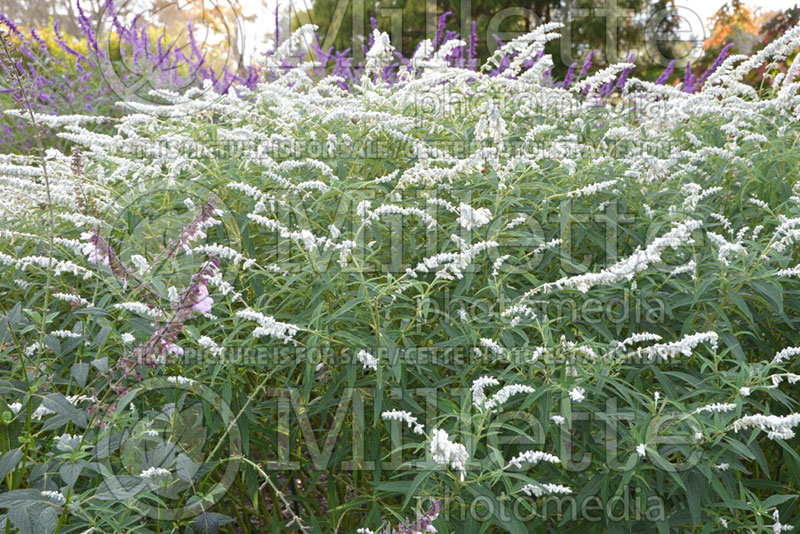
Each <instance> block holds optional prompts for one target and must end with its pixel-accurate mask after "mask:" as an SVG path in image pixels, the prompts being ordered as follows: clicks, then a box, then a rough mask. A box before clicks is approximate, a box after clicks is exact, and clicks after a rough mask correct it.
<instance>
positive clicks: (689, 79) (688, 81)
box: [683, 61, 694, 93]
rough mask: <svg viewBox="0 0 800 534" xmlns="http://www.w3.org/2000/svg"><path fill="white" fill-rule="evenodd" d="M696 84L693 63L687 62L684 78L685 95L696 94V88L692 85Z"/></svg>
mask: <svg viewBox="0 0 800 534" xmlns="http://www.w3.org/2000/svg"><path fill="white" fill-rule="evenodd" d="M693 82H694V74H692V62H691V61H687V62H686V74H685V75H684V77H683V92H684V93H692V92H694V86H693V85H692V84H693Z"/></svg>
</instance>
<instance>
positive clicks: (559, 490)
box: [519, 484, 572, 497]
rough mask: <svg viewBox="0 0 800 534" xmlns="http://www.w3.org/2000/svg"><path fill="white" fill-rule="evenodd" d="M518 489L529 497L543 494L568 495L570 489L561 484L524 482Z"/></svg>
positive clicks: (570, 491)
mask: <svg viewBox="0 0 800 534" xmlns="http://www.w3.org/2000/svg"><path fill="white" fill-rule="evenodd" d="M519 491H521V492H522V493H524V494H525V495H527V496H529V497H541V496H543V495H570V494H572V489H571V488H569V487H567V486H562V485H561V484H539V485H535V484H525V485H524V486H522V487H521V488H520V489H519Z"/></svg>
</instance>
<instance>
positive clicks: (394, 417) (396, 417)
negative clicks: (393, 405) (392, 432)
mask: <svg viewBox="0 0 800 534" xmlns="http://www.w3.org/2000/svg"><path fill="white" fill-rule="evenodd" d="M381 418H382V419H387V420H390V421H400V422H401V423H406V424H407V425H408V428H411V429H413V431H414V433H415V434H424V433H425V427H424V426H422V425H421V424H420V423H419V421H418V420H417V418H416V417H414V416H413V415H411V412H408V411H406V410H388V411H385V412H383V413H381Z"/></svg>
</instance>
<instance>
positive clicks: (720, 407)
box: [694, 402, 736, 413]
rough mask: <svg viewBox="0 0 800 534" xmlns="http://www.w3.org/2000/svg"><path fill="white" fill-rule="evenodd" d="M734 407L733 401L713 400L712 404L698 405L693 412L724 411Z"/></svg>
mask: <svg viewBox="0 0 800 534" xmlns="http://www.w3.org/2000/svg"><path fill="white" fill-rule="evenodd" d="M735 409H736V404H733V403H729V402H728V403H722V402H715V403H713V404H706V405H705V406H700V407H699V408H697V409H696V410H695V411H694V413H703V412H708V413H724V412H730V411H731V410H735Z"/></svg>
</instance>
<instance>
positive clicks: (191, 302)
mask: <svg viewBox="0 0 800 534" xmlns="http://www.w3.org/2000/svg"><path fill="white" fill-rule="evenodd" d="M558 30H559V27H558V25H557V24H550V25H544V26H541V27H539V28H537V29H536V30H535V31H533V32H532V33H530V34H528V35H525V36H522V37H519V38H517V39H514V40H512V41H510V42H508V43H505V44H504V45H503V46H502V47H500V48H499V50H498V51H497V53H496V54H494V55H493V56H492V57H491V58H490V59H489V61H488V62H487V63H486V64H484V65H482V66H480V67H479V68H477V69H473V68H471V66H470V65H468V64H466V63H465V64H461V63H459V62H454V61H453V60H452V58H453V51H454V50H455V49H456V48H457V47H465V46H468V45H469V43H467V42H464V41H460V40H457V39H450V40H446V41H445V43H444V45H441V46H437V45H438V44H439V43H434V42H433V41H424V42H423V43H421V44H420V46H419V47H418V49H417V52H416V53H415V54H414V56H413V57H412V58H411V59H410V60H409V61H408V62H407V63H403V64H401V65H400V66H399V67H397V68H396V69H395V71H394V74H393V75H392V76H390V77H388V78H390V79H387V76H386V73H387V69H388V68H389V66H391V65H392V64H393V63H394V62H395V61H396V56H395V55H394V51H393V49H392V46H391V43H390V41H389V38H388V35H386V34H384V33H381V32H380V31H378V30H375V31H374V32H373V35H372V41H371V42H372V45H371V46H370V47H369V49H368V51H367V54H366V60H365V63H364V65H363V68H362V69H361V71H360V72H359V75H358V78H357V79H349V78H346V77H344V76H341V75H337V74H330V75H328V76H319V77H313V76H310V75H309V72H313V71H314V69H315V68H320V65H319V63H318V62H315V61H314V59H313V55H311V54H309V55H305V56H302V57H301V61H300V63H299V64H298V63H297V62H296V61H295V62H294V63H293V65H294V68H291V69H287V68H284V66H285V64H286V63H287V62H288V63H292V57H294V58H296V57H297V51H298V50H299V49H301V48H302V43H304V42H311V41H312V40H313V35H314V28H312V27H303V28H300V29H299V30H298V32H296V33H295V34H293V35H292V36H291V37H290V38H288V39H287V40H286V41H285V42H284V43H283V44H281V46H280V47H279V48H278V49H277V50H276V51H275V53H274V54H272V55H271V56H269V57H270V59H269V61H267V63H266V64H265V66H264V72H263V73H262V78H261V79H260V80H261V81H260V82H259V83H258V84H256V85H254V87H253V88H252V90H246V88H245V90H242V91H238V92H237V91H227V92H224V93H219V92H217V91H214V88H213V82H212V81H211V80H206V82H205V86H203V87H196V88H193V89H189V90H188V91H186V92H184V93H178V92H175V91H168V90H160V89H156V90H154V91H153V94H152V96H153V98H154V100H153V102H142V101H128V102H125V103H123V104H122V106H123V107H124V108H125V110H126V112H127V113H126V114H124V115H123V116H122V117H121V118H120V119H119V121H118V122H116V123H115V128H114V130H113V131H112V132H109V133H97V132H94V131H93V130H92V129H91V124H92V122H93V121H95V120H97V118H96V117H94V116H91V115H85V114H82V115H79V114H75V115H69V116H66V115H52V114H45V113H41V112H40V111H39V110H38V109H36V108H35V106H33V105H32V104H30V103H28V104H25V103H24V102H23V105H22V106H21V107H20V108H19V109H16V110H9V111H7V112H6V113H7V115H9V116H11V117H13V118H14V119H17V118H19V119H21V120H25V121H29V122H30V123H31V124H32V125H35V126H36V129H37V132H41V133H40V134H37V139H41V137H42V135H47V132H52V134H53V135H56V136H58V138H59V139H62V140H65V141H69V142H70V143H71V144H72V145H73V146H74V147H75V148H74V150H71V151H69V152H64V151H60V150H58V149H56V148H47V147H46V146H44V145H43V144H42V145H41V146H40V150H41V154H38V155H37V154H34V155H4V156H1V157H0V193H1V194H2V197H3V199H4V202H3V203H2V204H0V217H2V220H3V228H2V232H0V239H1V241H0V243H2V245H1V247H2V248H0V269H1V271H0V273H2V274H1V275H0V291H2V301H1V302H2V308H1V309H0V313H2V316H3V321H2V323H0V325H2V326H0V344H1V345H0V358H1V360H0V361H1V362H2V363H1V364H0V365H2V366H3V371H4V373H3V380H2V382H0V399H2V403H0V406H2V424H3V432H2V434H0V437H1V438H2V439H0V446H2V451H3V455H2V457H1V458H0V478H2V493H0V509H2V511H3V515H0V527H1V528H3V529H4V530H5V531H6V532H15V531H16V532H21V533H28V532H36V533H39V532H47V533H54V532H69V533H73V532H75V533H98V532H126V533H127V532H202V533H206V532H231V533H232V532H267V531H268V532H291V531H302V532H358V533H360V534H368V533H379V532H380V533H412V532H413V533H416V532H513V533H524V532H562V531H576V530H579V529H580V530H582V531H592V532H671V531H674V532H727V531H735V532H766V533H769V532H772V533H778V532H784V531H789V530H791V528H792V526H793V525H794V524H796V523H797V520H798V517H800V514H798V510H797V503H796V495H797V491H798V485H800V456H798V453H797V445H798V441H797V437H796V431H797V427H798V425H800V413H798V411H797V399H798V389H797V381H798V379H800V374H798V373H800V371H798V364H797V362H798V356H800V336H798V334H797V332H798V321H800V320H799V319H798V316H799V314H800V286H799V285H798V277H800V266H798V263H800V259H799V258H798V249H797V243H798V240H800V187H798V185H797V164H798V161H800V148H798V137H797V136H798V128H797V126H798V119H797V117H798V111H800V98H799V97H798V95H797V91H798V88H799V87H800V82H798V81H797V79H796V78H797V74H798V70H800V62H797V61H794V62H792V61H791V59H792V58H793V57H795V55H796V53H797V51H798V49H800V27H796V28H794V29H791V30H790V31H788V32H787V33H786V34H785V35H783V36H781V37H779V38H777V39H776V40H774V41H773V42H772V43H771V44H769V45H768V46H766V47H765V48H764V49H763V50H762V51H759V52H758V53H756V54H755V55H752V56H749V57H745V56H739V55H733V56H729V57H726V58H723V59H722V60H721V61H720V62H719V64H718V65H717V66H716V68H715V70H714V71H713V72H712V73H710V74H709V75H708V76H706V77H705V79H703V80H702V81H700V80H698V81H697V83H695V82H692V86H693V88H694V86H695V85H696V86H697V89H696V90H693V92H689V91H684V90H683V88H682V87H680V86H677V87H675V86H671V85H666V84H664V83H663V82H664V81H665V80H660V82H661V83H651V82H646V81H643V80H639V79H637V78H636V77H635V76H634V75H633V74H634V73H633V72H632V71H631V69H632V63H630V62H626V63H622V64H616V65H611V66H609V67H606V68H604V69H601V70H599V71H598V72H596V73H594V74H590V73H589V67H588V66H586V65H584V66H583V67H582V68H581V69H580V70H579V68H578V66H577V65H576V66H575V68H574V69H573V70H572V71H571V72H572V74H571V75H570V78H569V81H567V80H564V81H562V82H559V83H553V81H552V80H551V78H550V76H549V73H548V71H549V69H550V67H551V66H552V64H553V63H552V58H551V57H550V56H548V55H547V54H545V53H544V52H543V50H544V47H545V44H546V43H547V42H549V41H550V40H552V39H556V38H558ZM589 61H591V58H590V59H589ZM589 61H587V63H588V62H589ZM787 64H788V65H790V66H789V68H788V71H786V72H785V73H783V74H775V75H774V76H773V77H770V78H769V80H770V83H768V84H766V86H765V87H764V89H763V90H762V91H760V92H759V91H756V90H755V89H753V88H752V87H751V86H748V85H746V84H744V83H742V80H743V79H744V77H745V76H747V75H748V73H750V72H751V71H753V70H754V69H757V68H760V67H762V66H765V65H766V66H767V72H768V73H778V72H779V71H781V70H782V68H783V67H784V66H785V65H787ZM673 68H674V66H673ZM498 70H500V71H501V72H500V74H499V75H498V73H497V71H498ZM575 71H577V73H576V72H575ZM573 76H574V78H573ZM665 78H666V76H665ZM619 80H624V81H622V82H618V81H619ZM343 83H344V84H346V86H343ZM609 84H611V86H613V90H610V89H609V87H610V85H609ZM613 94H616V95H617V96H616V97H615V98H610V95H613ZM159 101H165V102H167V103H159Z"/></svg>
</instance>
